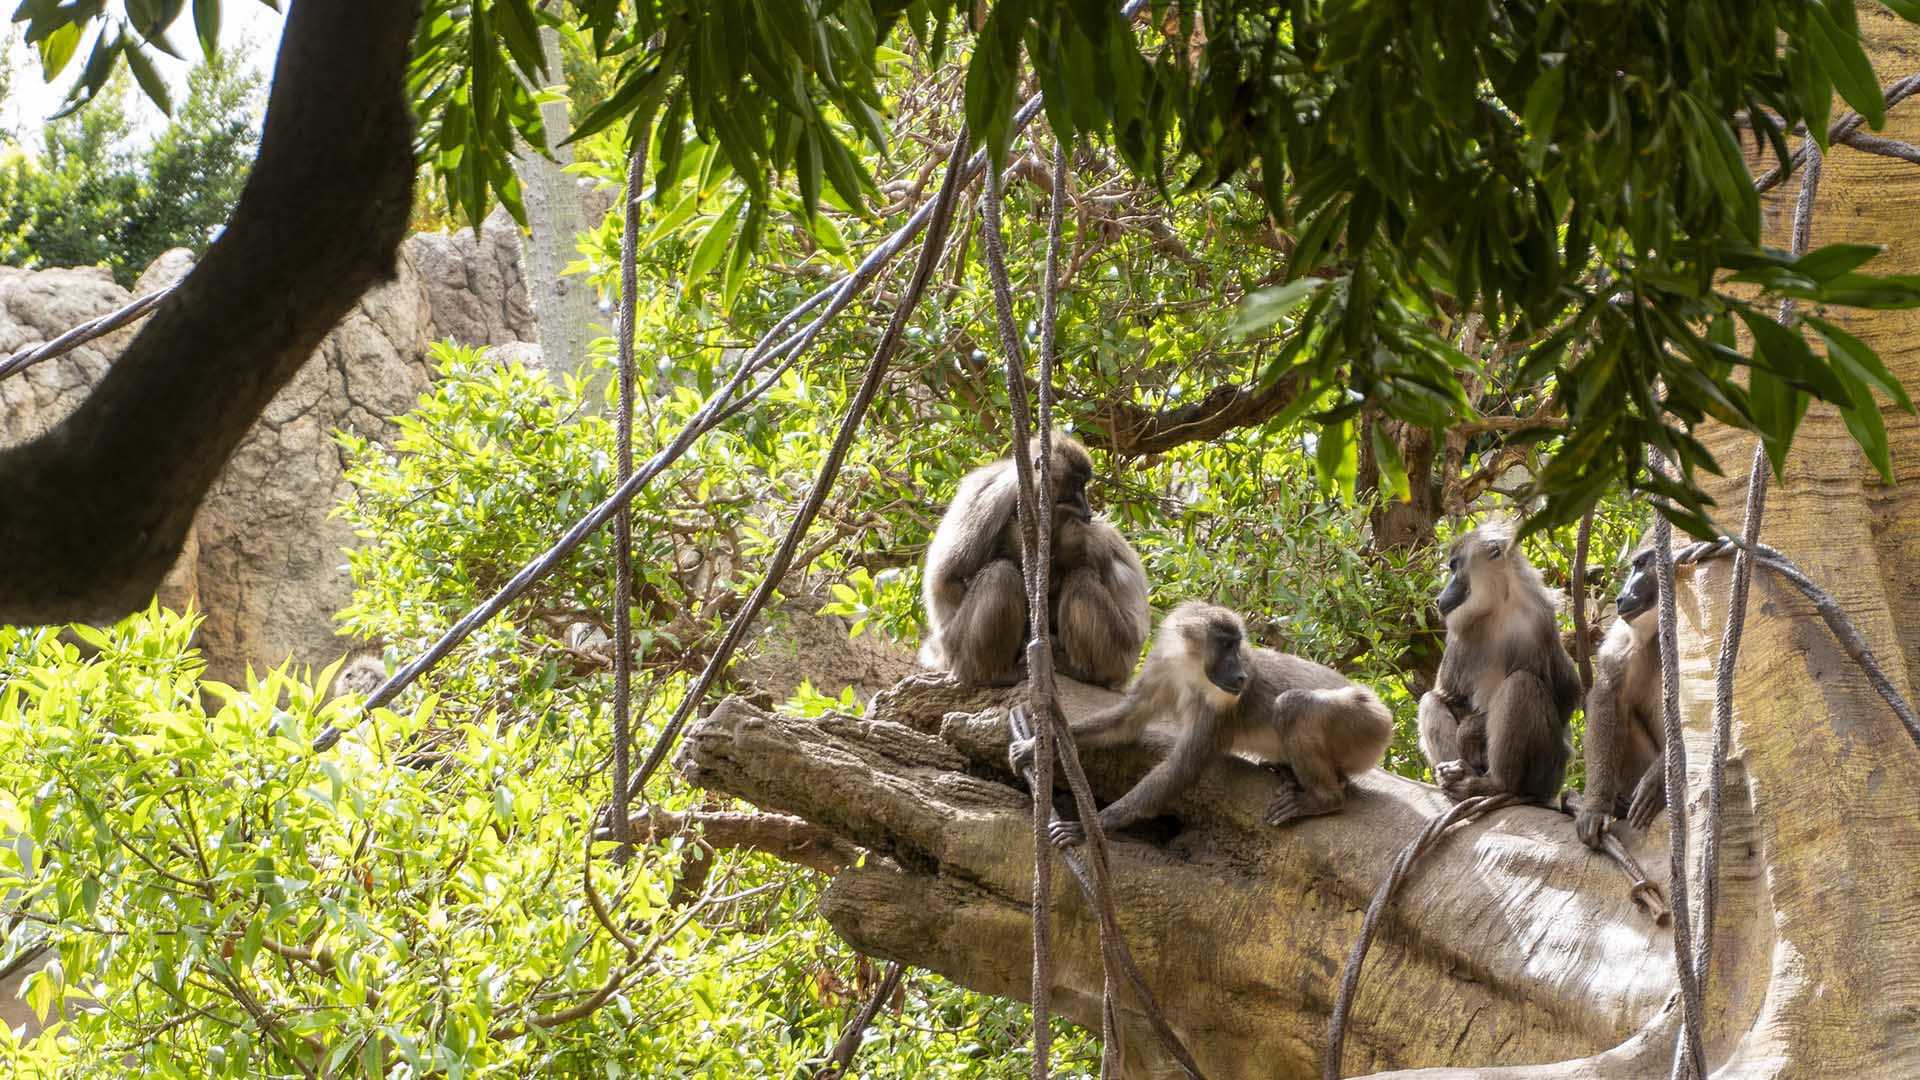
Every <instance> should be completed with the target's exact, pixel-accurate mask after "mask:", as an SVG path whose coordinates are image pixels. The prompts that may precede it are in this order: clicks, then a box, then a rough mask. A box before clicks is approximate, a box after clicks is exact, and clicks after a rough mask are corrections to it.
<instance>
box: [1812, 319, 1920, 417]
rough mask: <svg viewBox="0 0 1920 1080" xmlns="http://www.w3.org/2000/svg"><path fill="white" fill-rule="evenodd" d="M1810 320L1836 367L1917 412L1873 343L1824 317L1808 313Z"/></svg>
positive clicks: (1898, 403)
mask: <svg viewBox="0 0 1920 1080" xmlns="http://www.w3.org/2000/svg"><path fill="white" fill-rule="evenodd" d="M1807 323H1808V325H1810V326H1812V327H1813V330H1814V333H1816V334H1818V335H1820V340H1821V341H1822V342H1825V343H1826V346H1827V356H1828V358H1829V359H1831V360H1832V361H1833V362H1834V366H1835V367H1836V368H1837V369H1839V370H1842V371H1845V372H1847V373H1849V374H1851V375H1853V377H1854V378H1856V379H1859V380H1862V381H1864V382H1866V383H1867V384H1869V385H1871V386H1875V387H1878V388H1879V389H1880V390H1881V392H1883V393H1885V394H1886V395H1887V396H1888V397H1890V398H1892V399H1893V400H1894V403H1895V404H1897V405H1899V406H1900V409H1901V411H1903V412H1906V413H1909V414H1911V413H1912V412H1913V411H1914V408H1913V399H1912V398H1909V397H1908V396H1907V389H1906V387H1904V386H1901V385H1900V380H1899V379H1896V378H1894V377H1893V372H1891V371H1888V370H1887V366H1886V365H1885V364H1883V363H1881V362H1880V354H1879V353H1877V352H1875V351H1874V350H1873V348H1872V347H1871V346H1869V345H1868V344H1867V343H1866V342H1864V341H1861V340H1860V339H1859V338H1857V337H1854V336H1853V335H1852V334H1849V333H1847V332H1846V331H1845V330H1842V329H1841V328H1840V327H1838V326H1835V325H1834V324H1833V323H1830V322H1828V321H1827V320H1825V319H1822V318H1818V317H1816V316H1812V315H1809V316H1807Z"/></svg>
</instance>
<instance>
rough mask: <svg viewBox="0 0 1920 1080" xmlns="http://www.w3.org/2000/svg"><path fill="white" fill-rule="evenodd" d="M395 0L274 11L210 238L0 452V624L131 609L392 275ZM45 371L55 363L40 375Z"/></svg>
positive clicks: (399, 158) (400, 95) (409, 170)
mask: <svg viewBox="0 0 1920 1080" xmlns="http://www.w3.org/2000/svg"><path fill="white" fill-rule="evenodd" d="M417 13H418V4H417V3H414V2H412V0H327V2H305V3H300V4H295V5H293V7H292V9H291V11H290V12H289V14H288V16H287V26H286V31H285V33H284V35H283V37H282V39H281V45H280V55H279V59H278V61H277V62H276V64H275V67H274V79H273V89H272V91H271V93H270V94H269V96H268V100H267V115H266V124H265V129H264V131H263V132H262V135H261V140H260V152H259V156H258V158H257V159H256V161H255V163H254V167H253V172H252V174H251V176H250V177H249V178H248V180H247V186H246V189H245V190H244V191H243V192H242V194H241V196H240V203H239V205H238V206H237V207H236V208H235V209H234V214H233V218H232V220H231V221H230V222H228V224H227V227H226V229H225V231H224V232H222V233H221V235H220V238H219V239H218V240H217V241H215V242H214V244H213V246H212V247H211V248H209V249H208V251H207V255H206V258H204V259H203V260H201V262H200V264H199V265H198V266H196V267H195V268H194V270H193V272H192V273H191V274H189V275H188V276H187V278H186V280H185V281H183V282H182V283H181V284H180V286H179V287H178V288H177V289H176V290H175V291H174V292H173V294H172V295H171V296H169V297H168V298H167V300H166V301H164V302H163V303H162V304H161V305H160V307H159V309H158V310H157V311H156V312H155V313H154V315H153V317H152V319H150V320H149V321H148V322H147V323H146V325H145V326H144V327H143V328H142V329H141V331H140V335H139V336H138V337H137V338H135V339H134V342H133V344H132V345H131V346H130V347H128V349H127V351H126V352H125V353H124V354H123V355H122V356H121V357H120V359H119V360H118V361H116V362H115V363H114V365H113V367H112V369H111V370H110V371H109V372H108V373H107V375H106V377H105V378H104V379H103V380H102V381H101V383H100V385H99V386H98V387H96V388H95V390H94V391H93V393H92V394H90V395H89V396H88V398H87V400H86V401H85V402H84V403H83V404H82V405H81V406H80V407H79V408H78V409H76V410H75V411H74V412H73V413H72V414H71V415H70V416H68V417H67V418H66V419H65V420H64V421H62V422H61V423H60V424H59V425H58V426H56V427H55V428H53V430H51V431H49V432H47V433H46V434H45V435H43V436H41V437H40V438H38V439H35V440H33V441H32V442H29V443H24V444H22V445H19V446H16V447H12V448H9V449H7V450H6V451H4V452H0V552H5V557H4V558H0V623H19V624H29V623H53V622H67V621H75V620H83V621H89V622H111V621H113V620H115V619H117V618H119V617H120V616H122V615H125V614H127V613H128V612H130V611H134V610H137V609H138V608H141V607H144V606H145V605H146V604H147V602H148V601H149V600H150V599H152V597H153V595H154V590H155V588H156V587H157V586H158V585H159V583H160V580H161V578H162V577H163V576H164V575H165V574H166V572H167V569H168V567H170V566H171V565H172V564H173V562H174V559H175V556H177V555H178V554H179V552H180V546H181V544H182V542H183V541H184V539H185V537H186V535H187V529H188V527H189V526H190V525H191V524H192V522H193V516H194V512H195V510H196V509H198V507H199V505H200V501H201V499H202V497H203V496H205V494H206V492H207V489H208V487H209V485H211V484H212V483H213V480H214V477H215V476H216V475H217V474H218V473H219V471H220V468H221V466H222V465H224V464H225V463H226V461H227V458H228V457H229V456H231V454H232V453H233V450H234V448H235V447H236V446H237V445H238V444H239V442H240V440H241V438H242V437H243V436H245V435H246V433H247V431H248V429H249V428H251V427H252V426H253V423H254V421H255V420H256V419H258V418H259V416H260V413H261V411H262V410H263V409H265V408H266V406H267V403H268V402H269V401H270V400H272V398H273V395H274V394H275V392H277V391H278V390H279V389H280V388H281V387H282V386H284V385H286V383H287V381H288V380H289V379H291V378H292V377H293V375H294V373H295V372H296V371H298V370H299V369H300V366H301V365H302V364H303V363H305V362H306V360H307V358H308V357H309V356H310V355H311V354H312V353H313V350H314V347H315V346H316V345H318V344H319V342H320V339H321V338H322V337H324V336H325V335H326V333H327V331H328V330H330V329H332V328H333V326H334V324H335V323H337V322H339V321H340V319H341V317H342V316H344V315H345V314H346V313H347V312H348V311H349V310H351V309H352V307H353V305H354V303H355V302H356V301H358V300H359V298H360V296H361V294H362V293H364V292H366V290H367V288H368V287H369V286H371V285H372V284H373V283H374V282H376V281H380V280H385V279H387V278H390V277H392V276H393V272H394V252H395V249H396V248H397V247H398V245H399V243H400V239H401V237H402V235H403V234H404V233H405V230H406V224H407V216H408V213H409V208H410V195H411V190H412V181H413V146H412V140H413V114H412V110H411V108H410V107H409V105H408V103H407V99H406V96H405V92H404V85H405V76H406V70H407V61H408V46H409V41H410V39H411V36H412V32H413V25H414V20H415V17H416V15H417ZM54 362H55V363H57V362H58V361H54Z"/></svg>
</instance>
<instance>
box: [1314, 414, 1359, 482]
mask: <svg viewBox="0 0 1920 1080" xmlns="http://www.w3.org/2000/svg"><path fill="white" fill-rule="evenodd" d="M1357 450H1358V447H1357V445H1356V444H1355V442H1354V438H1353V420H1352V418H1351V417H1349V418H1347V419H1343V420H1337V421H1333V422H1331V423H1326V424H1322V425H1320V434H1319V437H1318V438H1316V439H1315V440H1314V446H1313V464H1314V470H1315V471H1316V472H1317V473H1318V474H1319V477H1320V490H1321V491H1323V492H1337V493H1339V495H1340V496H1341V497H1342V498H1345V499H1351V498H1353V481H1354V477H1355V476H1356V475H1357V474H1358V472H1359V456H1358V454H1357V452H1356V451H1357Z"/></svg>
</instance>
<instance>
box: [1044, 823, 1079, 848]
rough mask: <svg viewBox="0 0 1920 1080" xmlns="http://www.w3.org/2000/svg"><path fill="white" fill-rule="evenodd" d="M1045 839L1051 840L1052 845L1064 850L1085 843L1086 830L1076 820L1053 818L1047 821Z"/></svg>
mask: <svg viewBox="0 0 1920 1080" xmlns="http://www.w3.org/2000/svg"><path fill="white" fill-rule="evenodd" d="M1047 839H1049V840H1051V841H1053V846H1054V847H1057V848H1059V849H1060V850H1062V851H1065V850H1066V849H1068V848H1076V847H1079V846H1080V845H1081V844H1084V843H1086V842H1087V830H1086V829H1085V828H1083V827H1082V826H1081V824H1080V823H1079V822H1077V821H1067V820H1065V819H1063V818H1054V819H1053V820H1052V821H1050V822H1048V823H1047Z"/></svg>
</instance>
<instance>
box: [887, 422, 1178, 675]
mask: <svg viewBox="0 0 1920 1080" xmlns="http://www.w3.org/2000/svg"><path fill="white" fill-rule="evenodd" d="M1029 451H1030V452H1031V453H1033V454H1035V455H1036V456H1037V455H1038V452H1039V440H1038V439H1037V438H1036V439H1034V440H1033V442H1032V443H1030V444H1029ZM1050 464H1051V468H1050V470H1049V471H1050V472H1051V474H1052V476H1051V479H1052V483H1053V509H1052V513H1051V515H1050V516H1051V521H1052V548H1053V556H1052V561H1051V569H1050V581H1051V582H1052V585H1053V587H1052V588H1051V589H1050V590H1049V591H1050V594H1051V595H1050V597H1049V605H1050V611H1051V617H1052V619H1053V622H1054V623H1055V626H1056V637H1055V644H1056V656H1057V658H1058V660H1059V662H1060V665H1061V670H1062V671H1063V672H1064V673H1066V674H1068V675H1070V676H1072V677H1074V678H1079V679H1083V680H1087V681H1093V682H1100V683H1104V684H1107V685H1110V686H1117V685H1120V684H1122V683H1124V682H1125V681H1126V677H1127V673H1128V672H1129V671H1131V670H1132V669H1133V662H1134V660H1135V659H1136V658H1137V657H1138V656H1139V654H1140V646H1141V645H1142V644H1143V643H1144V642H1145V640H1146V636H1147V620H1148V616H1147V588H1146V574H1145V571H1144V570H1143V569H1142V568H1141V565H1140V559H1139V556H1137V555H1135V554H1134V552H1133V548H1132V547H1131V546H1129V545H1128V544H1127V542H1126V540H1125V539H1124V538H1123V537H1121V536H1120V534H1119V532H1118V531H1116V530H1115V529H1114V528H1113V527H1112V526H1111V525H1107V524H1105V523H1101V522H1095V521H1094V520H1093V510H1092V508H1091V507H1090V506H1089V505H1088V503H1087V483H1088V481H1090V480H1091V479H1092V478H1093V459H1092V457H1090V456H1089V455H1088V454H1087V451H1086V448H1085V447H1083V446H1081V445H1080V444H1079V443H1078V442H1076V441H1074V440H1073V439H1071V438H1069V437H1067V436H1066V435H1063V434H1060V433H1058V432H1056V433H1054V435H1053V450H1052V455H1051V463H1050ZM1019 498H1020V483H1019V475H1018V473H1017V471H1016V469H1015V466H1014V461H1013V459H1012V458H1010V457H1008V458H1002V459H1001V460H999V461H996V462H994V463H992V464H991V465H986V466H983V467H982V468H979V469H975V470H974V471H973V472H971V473H969V474H967V476H966V478H965V479H963V480H961V481H960V489H959V491H958V492H957V493H956V494H955V495H954V497H953V502H952V503H951V504H949V505H948V507H947V511H946V514H945V516H943V517H942V518H941V519H940V526H939V528H938V529H937V530H935V532H934V534H933V543H932V544H931V545H930V546H929V547H928V549H927V566H926V575H925V578H926V580H925V586H924V588H925V600H926V605H927V618H928V622H929V623H930V624H931V627H930V633H929V634H928V636H927V640H926V641H925V642H924V643H922V645H921V648H920V662H921V663H922V664H923V665H925V666H927V667H930V668H943V669H945V670H947V671H951V672H952V673H953V674H954V676H955V677H956V678H958V679H959V680H960V681H961V682H964V683H969V684H972V685H976V686H1010V685H1012V684H1014V683H1017V682H1019V681H1020V680H1021V679H1022V678H1024V677H1025V657H1024V652H1025V647H1026V641H1027V636H1028V626H1027V596H1026V584H1025V581H1024V579H1023V577H1022V573H1021V571H1022V560H1021V550H1020V519H1019V514H1018V512H1017V504H1018V501H1019Z"/></svg>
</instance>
